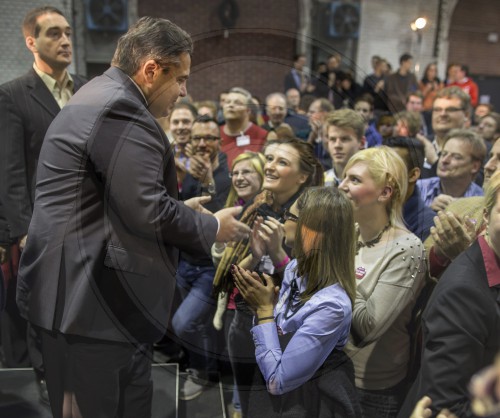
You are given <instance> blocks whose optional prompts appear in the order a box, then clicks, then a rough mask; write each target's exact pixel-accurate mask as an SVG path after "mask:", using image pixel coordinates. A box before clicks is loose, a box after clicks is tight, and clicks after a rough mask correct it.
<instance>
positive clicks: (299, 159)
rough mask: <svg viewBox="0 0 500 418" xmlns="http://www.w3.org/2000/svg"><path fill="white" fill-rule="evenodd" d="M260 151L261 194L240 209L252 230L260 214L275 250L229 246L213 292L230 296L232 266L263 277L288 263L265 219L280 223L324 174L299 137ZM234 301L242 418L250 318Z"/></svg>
mask: <svg viewBox="0 0 500 418" xmlns="http://www.w3.org/2000/svg"><path fill="white" fill-rule="evenodd" d="M263 153H264V155H265V158H266V164H265V166H264V183H263V189H264V191H263V192H262V193H261V194H259V195H258V196H257V197H256V198H255V199H254V203H253V204H252V205H250V206H248V207H247V208H246V209H245V210H244V212H243V215H242V221H244V222H246V223H247V224H248V225H250V226H253V224H254V221H255V220H256V219H257V217H258V216H260V219H259V222H260V223H261V224H263V225H264V227H266V228H269V229H270V230H272V231H273V233H275V234H276V239H274V240H273V244H274V245H275V248H273V251H272V252H269V255H267V254H266V252H267V250H266V248H265V246H263V245H262V243H261V242H257V240H253V244H254V245H253V246H252V248H250V242H249V241H247V240H243V241H240V242H239V243H235V244H234V245H232V248H233V249H232V250H229V249H227V250H226V251H225V253H224V255H223V257H222V260H221V263H220V264H219V268H218V269H217V273H216V278H215V281H214V285H215V289H216V290H218V291H225V292H228V293H231V292H232V289H233V287H234V284H233V278H232V274H231V272H230V267H231V265H233V264H237V265H240V266H242V267H243V268H246V269H250V270H255V271H259V272H265V273H273V272H275V271H282V270H284V268H285V266H286V264H287V262H288V261H289V260H290V259H289V256H288V255H287V253H286V252H285V251H284V250H283V249H282V242H281V241H282V235H280V233H281V228H280V227H279V226H278V225H277V224H276V223H274V222H273V221H272V220H270V219H271V218H281V219H282V217H283V214H284V212H285V210H288V209H290V207H291V206H292V204H293V203H294V202H295V200H296V199H297V197H298V196H299V195H300V193H301V192H302V190H304V188H305V187H308V186H316V185H322V184H323V170H322V168H321V165H320V163H319V162H318V160H317V159H316V158H315V157H314V153H313V147H312V145H310V144H308V143H306V142H304V141H301V140H298V139H286V140H283V141H280V142H269V143H268V144H267V145H266V147H265V149H264V150H263ZM280 237H281V239H280ZM230 248H231V247H230ZM235 303H236V313H235V317H234V319H233V321H232V323H231V327H230V330H229V341H228V346H229V356H230V360H231V365H232V367H233V372H234V374H235V378H236V382H237V384H238V390H239V393H240V399H241V405H242V411H243V416H246V413H247V410H248V396H249V389H250V388H251V387H252V384H253V380H254V376H255V375H257V373H258V368H257V365H256V363H255V356H254V353H253V342H252V338H251V335H250V332H249V330H250V328H251V327H252V317H253V314H252V311H251V310H250V308H249V307H248V305H247V304H246V303H245V302H244V300H243V299H242V298H241V295H237V296H236V297H235Z"/></svg>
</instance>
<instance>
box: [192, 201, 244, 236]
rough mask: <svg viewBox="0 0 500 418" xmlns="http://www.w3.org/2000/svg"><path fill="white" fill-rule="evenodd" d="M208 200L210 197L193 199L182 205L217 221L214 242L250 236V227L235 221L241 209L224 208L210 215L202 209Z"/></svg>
mask: <svg viewBox="0 0 500 418" xmlns="http://www.w3.org/2000/svg"><path fill="white" fill-rule="evenodd" d="M210 199H211V196H201V197H193V198H191V199H188V200H186V201H185V202H184V203H185V204H186V206H188V207H190V208H191V209H193V210H196V211H197V212H201V213H205V214H208V215H213V216H214V217H215V218H216V219H217V220H218V222H219V229H218V231H217V236H216V237H215V241H216V242H229V241H239V240H240V239H243V238H245V237H247V236H249V235H250V233H251V232H252V230H251V229H250V227H249V226H248V225H245V224H244V223H242V222H240V221H238V220H237V219H236V217H237V216H238V215H239V214H240V213H241V210H242V207H234V208H225V209H221V210H219V211H218V212H215V213H213V214H212V212H210V211H209V210H207V209H205V208H204V207H203V205H204V204H205V203H208V202H209V201H210Z"/></svg>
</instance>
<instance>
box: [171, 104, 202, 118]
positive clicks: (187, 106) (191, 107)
mask: <svg viewBox="0 0 500 418" xmlns="http://www.w3.org/2000/svg"><path fill="white" fill-rule="evenodd" d="M177 109H186V110H189V111H190V112H191V114H192V115H193V118H194V119H196V118H197V117H198V110H196V107H195V106H194V105H192V104H191V103H176V104H175V105H174V107H173V108H172V111H171V112H170V115H172V113H174V110H177Z"/></svg>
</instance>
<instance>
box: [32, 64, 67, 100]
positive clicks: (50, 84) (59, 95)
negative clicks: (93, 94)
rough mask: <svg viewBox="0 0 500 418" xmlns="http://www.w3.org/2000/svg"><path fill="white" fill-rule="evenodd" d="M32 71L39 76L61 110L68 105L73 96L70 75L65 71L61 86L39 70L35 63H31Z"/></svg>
mask: <svg viewBox="0 0 500 418" xmlns="http://www.w3.org/2000/svg"><path fill="white" fill-rule="evenodd" d="M33 69H34V70H35V72H36V73H37V74H38V75H39V76H40V78H41V79H42V81H43V82H44V84H45V85H46V86H47V88H48V89H49V91H50V93H51V94H52V96H54V99H55V100H56V102H57V104H58V105H59V107H60V108H61V109H62V108H63V106H64V105H65V104H66V103H68V101H69V99H71V96H73V89H74V83H73V79H72V78H71V75H70V74H69V73H68V72H67V71H66V73H65V75H64V79H63V81H62V83H61V85H59V84H58V83H57V81H56V80H55V79H54V78H52V77H51V76H50V75H49V74H47V73H44V72H43V71H42V70H40V69H39V68H38V67H37V66H36V64H35V63H33Z"/></svg>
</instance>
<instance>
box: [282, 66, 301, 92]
mask: <svg viewBox="0 0 500 418" xmlns="http://www.w3.org/2000/svg"><path fill="white" fill-rule="evenodd" d="M293 74H294V73H293V72H292V70H290V71H289V72H288V73H287V74H286V75H285V80H284V83H283V84H284V90H285V93H286V92H287V91H288V90H289V89H297V90H298V91H300V84H299V85H297V82H296V81H295V77H294V76H293Z"/></svg>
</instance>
